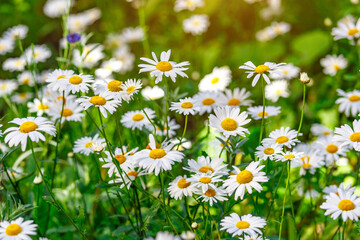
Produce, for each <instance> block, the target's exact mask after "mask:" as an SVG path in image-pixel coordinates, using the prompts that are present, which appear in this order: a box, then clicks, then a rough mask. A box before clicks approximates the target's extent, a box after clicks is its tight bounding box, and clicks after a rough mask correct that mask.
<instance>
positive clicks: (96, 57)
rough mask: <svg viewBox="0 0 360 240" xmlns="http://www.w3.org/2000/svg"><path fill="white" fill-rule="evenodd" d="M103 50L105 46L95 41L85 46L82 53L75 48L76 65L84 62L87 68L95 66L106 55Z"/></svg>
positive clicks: (74, 60) (83, 64)
mask: <svg viewBox="0 0 360 240" xmlns="http://www.w3.org/2000/svg"><path fill="white" fill-rule="evenodd" d="M103 50H104V46H102V45H100V44H95V43H93V44H88V45H86V46H84V48H83V50H82V53H81V54H80V52H79V50H78V49H75V50H74V55H73V56H74V57H73V63H74V65H75V66H80V64H82V66H83V67H85V68H93V67H94V66H95V65H97V64H98V63H99V61H100V60H101V59H103V58H104V57H105V54H104V53H103Z"/></svg>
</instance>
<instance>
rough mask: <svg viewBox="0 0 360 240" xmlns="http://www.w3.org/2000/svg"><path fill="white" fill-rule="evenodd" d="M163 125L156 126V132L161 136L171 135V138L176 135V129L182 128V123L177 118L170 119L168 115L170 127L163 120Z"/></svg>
mask: <svg viewBox="0 0 360 240" xmlns="http://www.w3.org/2000/svg"><path fill="white" fill-rule="evenodd" d="M161 124H162V127H161V126H156V134H157V135H159V136H166V134H168V135H169V138H172V137H174V136H175V135H176V130H177V129H179V128H180V125H179V124H177V123H176V121H175V119H170V117H168V128H166V123H165V122H162V123H161Z"/></svg>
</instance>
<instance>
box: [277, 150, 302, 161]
mask: <svg viewBox="0 0 360 240" xmlns="http://www.w3.org/2000/svg"><path fill="white" fill-rule="evenodd" d="M303 155H304V153H302V152H295V151H286V152H280V153H279V154H278V155H276V156H275V158H274V160H275V161H281V162H287V161H290V162H299V161H301V157H302V156H303Z"/></svg>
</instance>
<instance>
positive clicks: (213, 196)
mask: <svg viewBox="0 0 360 240" xmlns="http://www.w3.org/2000/svg"><path fill="white" fill-rule="evenodd" d="M199 194H200V196H199V197H198V198H197V199H202V201H203V202H209V205H210V207H212V205H213V204H214V203H216V202H218V201H219V202H223V201H226V200H227V193H226V191H225V190H224V189H223V188H222V187H219V188H216V189H213V188H208V190H207V191H206V192H199Z"/></svg>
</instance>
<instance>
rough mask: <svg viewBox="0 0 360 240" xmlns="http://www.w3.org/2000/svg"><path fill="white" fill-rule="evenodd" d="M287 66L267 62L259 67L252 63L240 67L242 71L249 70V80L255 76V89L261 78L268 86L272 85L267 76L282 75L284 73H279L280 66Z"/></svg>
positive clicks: (253, 83)
mask: <svg viewBox="0 0 360 240" xmlns="http://www.w3.org/2000/svg"><path fill="white" fill-rule="evenodd" d="M282 65H285V63H279V64H276V63H272V62H265V63H264V64H261V65H259V66H255V65H254V64H253V63H252V62H251V61H248V62H246V63H244V65H242V66H240V67H239V68H240V69H245V70H248V71H246V72H245V73H247V74H248V75H247V78H251V77H252V76H253V75H254V74H255V77H254V79H253V81H252V84H251V85H252V86H253V87H254V86H255V85H256V83H257V82H258V81H259V79H260V77H263V78H264V80H265V81H266V83H267V84H270V78H269V77H268V76H267V75H266V74H271V75H282V72H281V71H279V70H278V69H277V68H278V67H279V66H282Z"/></svg>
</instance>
